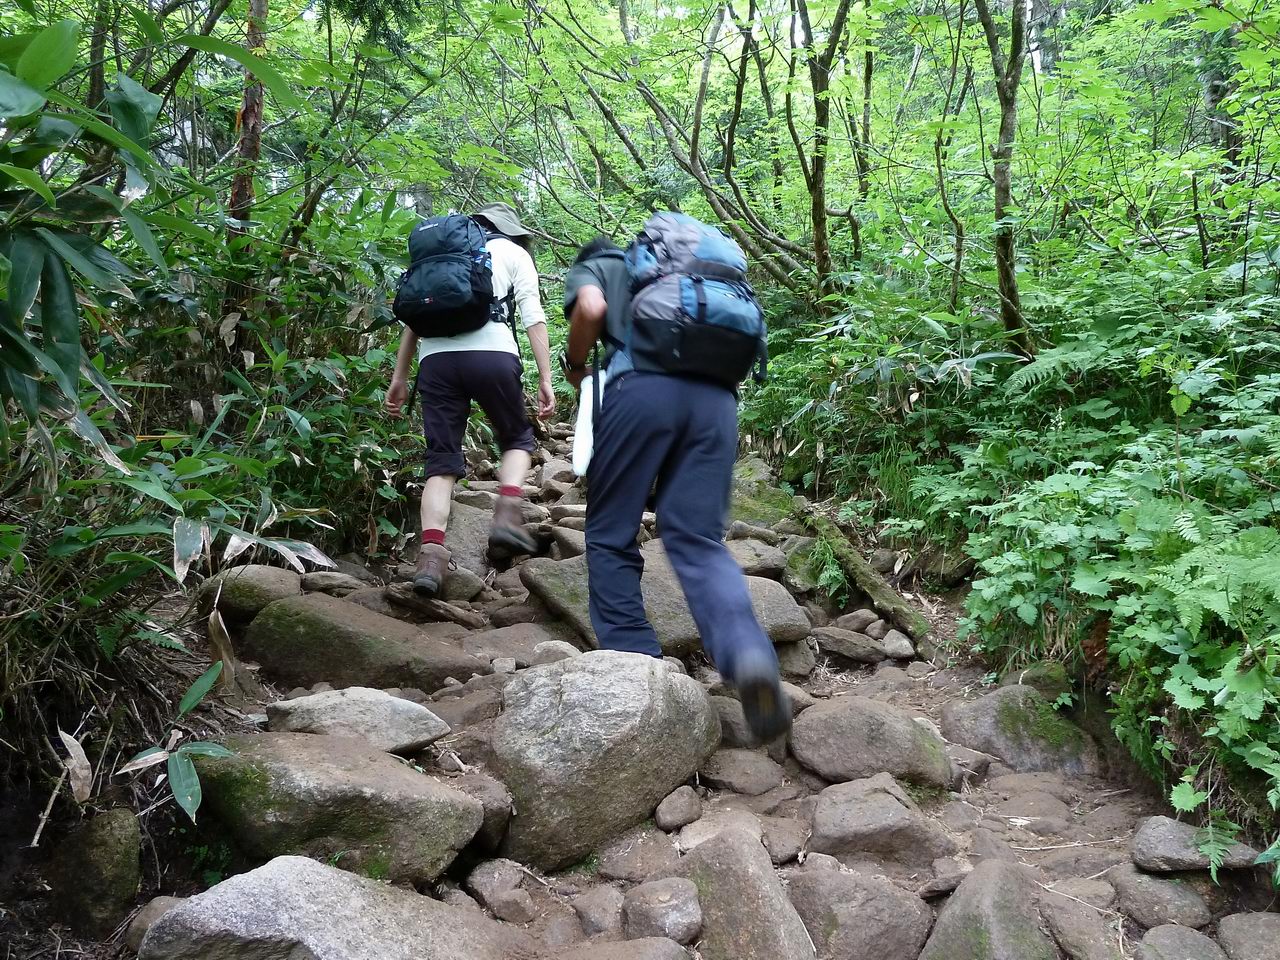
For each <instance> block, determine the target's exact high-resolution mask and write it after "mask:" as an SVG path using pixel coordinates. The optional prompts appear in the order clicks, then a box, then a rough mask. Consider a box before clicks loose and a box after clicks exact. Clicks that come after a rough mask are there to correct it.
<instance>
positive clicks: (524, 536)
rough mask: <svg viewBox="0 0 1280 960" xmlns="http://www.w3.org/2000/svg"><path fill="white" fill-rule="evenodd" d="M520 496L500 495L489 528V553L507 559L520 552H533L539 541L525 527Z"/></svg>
mask: <svg viewBox="0 0 1280 960" xmlns="http://www.w3.org/2000/svg"><path fill="white" fill-rule="evenodd" d="M521 504H522V501H521V499H520V498H519V497H499V498H498V502H497V503H495V504H494V505H493V526H492V527H490V528H489V555H490V556H491V557H494V558H495V559H498V560H505V559H506V558H508V557H513V556H515V555H516V554H518V553H533V552H534V551H535V550H536V549H538V544H537V542H536V541H535V540H534V539H533V537H531V536H529V532H528V531H527V530H525V528H524V516H523V514H522V513H521V509H520V508H521Z"/></svg>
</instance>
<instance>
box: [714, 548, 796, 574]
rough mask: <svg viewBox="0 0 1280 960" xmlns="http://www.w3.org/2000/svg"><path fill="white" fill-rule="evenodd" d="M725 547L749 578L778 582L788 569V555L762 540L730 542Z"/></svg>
mask: <svg viewBox="0 0 1280 960" xmlns="http://www.w3.org/2000/svg"><path fill="white" fill-rule="evenodd" d="M725 545H726V546H727V547H728V548H729V553H730V554H731V555H732V556H733V560H734V562H735V563H736V564H737V565H738V569H740V570H741V571H742V572H743V573H744V574H746V575H747V576H748V577H769V578H770V579H773V580H776V579H777V578H778V577H780V576H782V571H783V570H785V569H787V555H786V554H785V553H783V552H782V551H781V550H779V549H778V548H777V547H776V546H772V545H770V544H768V543H765V542H764V541H762V540H730V541H728V542H727V543H726V544H725Z"/></svg>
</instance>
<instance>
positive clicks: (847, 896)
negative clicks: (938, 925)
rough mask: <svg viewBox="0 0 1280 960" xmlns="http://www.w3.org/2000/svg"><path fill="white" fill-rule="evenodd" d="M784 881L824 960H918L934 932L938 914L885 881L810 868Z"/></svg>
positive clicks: (788, 875) (915, 897)
mask: <svg viewBox="0 0 1280 960" xmlns="http://www.w3.org/2000/svg"><path fill="white" fill-rule="evenodd" d="M812 859H813V858H811V860H812ZM784 876H785V878H786V880H787V892H788V893H789V894H790V896H791V902H792V903H793V904H795V908H796V911H797V912H798V913H799V914H800V918H801V919H802V920H803V921H804V925H805V927H807V928H808V930H809V936H810V937H812V938H813V942H814V944H815V945H816V946H817V947H818V954H819V956H821V957H824V958H830V960H903V958H915V957H917V956H919V954H920V949H921V948H922V947H923V946H924V942H925V940H926V938H927V937H928V936H929V928H930V927H931V926H933V911H932V910H930V909H929V908H928V907H927V906H926V905H925V904H924V903H923V902H922V901H921V900H920V898H919V897H917V896H915V895H914V894H911V893H908V892H907V891H905V890H902V889H900V888H899V887H897V886H895V885H894V884H892V883H891V882H889V881H888V880H886V879H885V878H884V877H874V876H867V875H865V874H861V873H854V872H852V871H841V870H838V869H836V870H833V869H830V868H824V867H821V866H818V867H815V866H813V865H811V864H809V863H806V866H805V867H804V868H802V869H796V870H790V871H788V872H787V873H785V874H784Z"/></svg>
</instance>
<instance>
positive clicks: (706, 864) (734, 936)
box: [675, 829, 815, 960]
mask: <svg viewBox="0 0 1280 960" xmlns="http://www.w3.org/2000/svg"><path fill="white" fill-rule="evenodd" d="M675 874H676V875H678V876H682V877H686V878H688V879H690V880H692V881H693V883H694V885H695V886H696V887H697V889H698V897H699V901H700V903H701V906H702V938H701V940H700V946H699V950H700V951H701V953H702V954H703V956H704V957H708V958H726V960H727V958H742V960H747V958H766V957H767V958H769V960H814V956H815V955H814V950H813V946H812V945H811V943H810V941H809V935H808V933H807V932H806V931H805V928H804V923H803V922H801V920H800V916H799V915H798V914H797V913H796V910H795V907H793V906H792V905H791V901H790V900H788V899H787V895H786V892H785V891H784V890H783V888H782V884H781V882H780V881H779V880H778V876H777V874H776V873H774V869H773V862H772V861H771V860H770V859H769V855H768V853H766V852H765V849H764V847H762V846H761V845H760V843H759V841H757V840H756V839H755V838H754V837H751V836H749V835H748V834H745V833H743V832H742V831H740V830H734V829H729V830H725V831H724V832H722V833H721V834H720V835H719V836H717V837H713V838H712V839H710V840H708V841H706V842H705V843H701V844H699V845H698V846H697V847H696V848H695V849H694V850H692V851H690V852H689V853H688V854H686V855H685V856H684V858H683V859H682V860H681V861H680V863H679V865H678V867H677V869H676V871H675ZM748 905H749V909H744V907H747V906H748Z"/></svg>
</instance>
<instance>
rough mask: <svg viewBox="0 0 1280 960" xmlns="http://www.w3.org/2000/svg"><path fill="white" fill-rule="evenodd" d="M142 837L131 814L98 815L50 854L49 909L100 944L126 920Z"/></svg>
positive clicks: (137, 874)
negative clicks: (51, 891)
mask: <svg viewBox="0 0 1280 960" xmlns="http://www.w3.org/2000/svg"><path fill="white" fill-rule="evenodd" d="M141 851H142V832H141V830H140V829H139V827H138V818H137V817H136V816H134V814H133V811H132V810H124V809H116V810H107V811H105V812H104V813H100V814H98V815H96V816H94V817H92V818H90V819H88V820H86V821H84V822H83V823H81V824H79V825H78V826H77V827H75V828H74V829H73V830H72V831H71V832H70V833H69V834H68V835H67V836H66V838H64V839H63V841H62V842H61V843H60V844H58V846H57V847H56V848H55V850H54V854H53V861H52V865H51V866H52V870H51V873H52V876H51V879H52V880H53V896H54V906H55V907H56V909H57V912H58V913H59V914H61V915H62V916H63V917H64V918H65V919H66V920H67V922H68V923H69V924H70V925H71V928H72V929H73V930H75V931H76V933H78V934H80V935H81V936H83V937H86V938H90V937H91V938H93V939H95V940H97V939H101V940H105V939H107V937H109V936H110V935H111V932H112V931H113V930H115V928H116V927H117V926H119V925H120V923H121V921H123V920H124V919H125V918H126V917H128V915H129V911H130V910H131V909H132V908H133V901H134V898H135V897H137V895H138V883H139V882H140V881H141V879H142V868H141V867H140V865H139V862H140V861H139V855H140V853H141Z"/></svg>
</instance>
